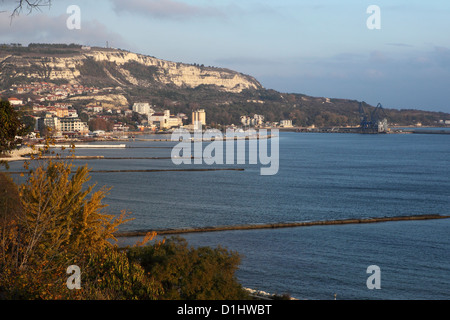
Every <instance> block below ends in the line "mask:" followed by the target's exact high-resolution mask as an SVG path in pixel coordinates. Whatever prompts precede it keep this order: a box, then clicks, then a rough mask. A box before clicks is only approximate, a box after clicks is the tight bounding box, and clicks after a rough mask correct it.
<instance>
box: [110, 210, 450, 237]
mask: <svg viewBox="0 0 450 320" xmlns="http://www.w3.org/2000/svg"><path fill="white" fill-rule="evenodd" d="M448 218H450V216H449V215H438V214H431V215H411V216H394V217H380V218H365V219H342V220H319V221H300V222H280V223H261V224H245V225H234V226H233V225H231V226H212V227H199V228H180V229H160V230H154V229H153V230H135V231H122V232H117V233H116V234H115V236H116V237H139V236H145V235H146V234H147V233H149V232H156V233H157V234H158V235H173V234H183V233H199V232H216V231H233V230H256V229H258V230H260V229H278V228H295V227H310V226H330V225H344V224H363V223H380V222H389V221H414V220H432V219H448Z"/></svg>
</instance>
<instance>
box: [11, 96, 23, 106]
mask: <svg viewBox="0 0 450 320" xmlns="http://www.w3.org/2000/svg"><path fill="white" fill-rule="evenodd" d="M8 101H9V104H10V105H12V106H21V105H23V101H22V100H20V99H17V98H14V97H11V98H8Z"/></svg>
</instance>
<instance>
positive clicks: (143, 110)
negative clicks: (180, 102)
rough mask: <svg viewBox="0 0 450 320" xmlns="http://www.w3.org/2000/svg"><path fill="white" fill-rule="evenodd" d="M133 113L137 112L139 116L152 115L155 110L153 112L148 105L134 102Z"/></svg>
mask: <svg viewBox="0 0 450 320" xmlns="http://www.w3.org/2000/svg"><path fill="white" fill-rule="evenodd" d="M132 108H133V111H134V112H137V113H139V114H146V115H148V114H152V113H155V110H153V108H152V106H151V105H150V104H149V103H146V102H136V103H134V104H133V107H132Z"/></svg>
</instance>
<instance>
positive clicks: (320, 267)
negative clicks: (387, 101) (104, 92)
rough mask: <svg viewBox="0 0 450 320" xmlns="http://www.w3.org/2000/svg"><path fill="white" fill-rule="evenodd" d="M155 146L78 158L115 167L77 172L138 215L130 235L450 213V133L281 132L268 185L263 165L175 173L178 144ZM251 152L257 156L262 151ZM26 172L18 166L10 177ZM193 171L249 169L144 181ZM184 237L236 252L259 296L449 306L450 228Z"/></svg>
mask: <svg viewBox="0 0 450 320" xmlns="http://www.w3.org/2000/svg"><path fill="white" fill-rule="evenodd" d="M168 137H169V138H170V136H168ZM155 138H156V139H159V138H163V136H162V135H138V136H136V137H135V139H129V140H127V141H121V142H108V143H110V144H125V145H126V146H127V147H126V148H121V149H104V148H102V149H82V148H80V149H77V150H76V155H81V156H82V155H102V156H105V157H106V158H108V157H109V158H111V159H97V160H75V161H74V164H75V165H84V164H87V166H88V167H89V168H91V170H92V172H91V176H92V178H91V181H90V183H91V184H94V183H95V184H96V188H99V187H101V186H108V187H111V190H110V192H109V194H108V196H107V198H106V199H105V200H104V203H106V204H107V205H108V207H107V208H106V211H107V212H108V213H111V214H118V213H120V212H121V211H122V210H127V211H128V212H130V217H131V218H133V219H134V220H132V221H130V222H128V223H126V224H125V225H123V226H121V229H120V230H121V231H133V230H152V229H183V228H202V227H209V226H235V225H248V224H250V225H253V224H256V225H258V224H268V223H287V222H300V221H323V220H340V219H353V218H358V219H361V218H372V217H396V216H410V215H430V214H439V215H449V214H450V170H449V168H450V135H449V134H406V133H404V134H379V135H378V134H352V133H348V134H346V133H300V132H280V133H279V135H278V142H279V149H278V150H279V168H278V172H277V173H276V174H273V175H261V168H262V167H267V165H264V164H262V163H261V162H258V164H251V163H249V161H246V162H245V163H243V164H238V163H237V161H236V163H233V164H212V165H210V164H206V163H204V162H203V163H202V164H190V165H189V164H181V165H175V164H174V163H173V161H172V159H171V158H170V157H171V155H172V150H173V149H174V147H175V146H176V145H178V142H170V141H169V142H165V141H150V140H151V139H155ZM164 138H167V136H166V137H164ZM269 140H270V139H269ZM269 140H268V141H266V142H267V144H268V145H269V146H272V145H271V141H269ZM96 143H97V144H103V145H104V144H107V143H106V142H96ZM96 143H91V144H96ZM236 143H237V142H236ZM207 146H208V143H206V142H205V143H203V147H204V148H205V147H207ZM246 146H247V148H246V152H247V156H248V155H249V154H250V153H251V152H253V151H254V150H252V148H253V147H254V145H250V144H249V141H247V142H246ZM269 149H270V148H269ZM274 150H276V149H275V148H274V147H273V146H272V149H270V151H274ZM274 152H275V151H274ZM136 158H141V159H136ZM247 158H248V157H247ZM20 168H21V164H20V163H19V162H14V163H11V169H10V170H11V171H15V170H19V169H20ZM192 168H194V169H198V168H206V169H212V168H220V169H224V168H227V169H243V170H221V171H156V172H145V170H149V169H176V170H180V169H192ZM101 170H104V171H103V172H99V171H101ZM115 170H121V171H122V172H113V171H115ZM133 170H141V172H130V171H133ZM111 171H112V172H111ZM180 236H181V237H183V238H185V239H186V240H187V241H188V243H189V244H190V245H191V246H193V247H200V246H212V247H218V246H221V247H224V248H227V249H228V250H230V251H234V252H237V253H238V254H239V255H240V256H241V263H240V265H239V269H238V270H237V271H236V277H237V279H238V280H239V282H240V283H241V284H242V285H243V286H244V287H247V288H251V289H254V290H261V291H264V292H268V293H272V294H289V295H290V296H292V297H293V298H296V299H300V300H332V299H336V300H380V299H381V300H448V299H449V298H450V219H438V220H420V221H392V222H382V223H370V224H346V225H322V226H308V227H292V228H279V229H276V228H273V229H255V230H232V231H217V232H200V233H187V234H181V235H180ZM161 237H162V236H161ZM167 237H170V236H167ZM119 240H120V243H121V245H129V244H130V245H131V244H133V243H134V242H136V241H137V240H139V239H138V238H119ZM373 266H376V271H373V270H374V269H373ZM375 276H376V278H374V277H375ZM374 283H376V284H377V286H375V287H374V286H373V284H374ZM370 284H372V285H370Z"/></svg>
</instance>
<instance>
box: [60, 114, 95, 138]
mask: <svg viewBox="0 0 450 320" xmlns="http://www.w3.org/2000/svg"><path fill="white" fill-rule="evenodd" d="M59 121H60V124H61V127H60V128H61V132H62V133H69V132H70V133H72V132H76V133H80V134H87V133H89V127H88V126H87V124H86V123H85V122H82V121H81V120H80V119H79V118H76V117H65V118H61V119H59Z"/></svg>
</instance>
